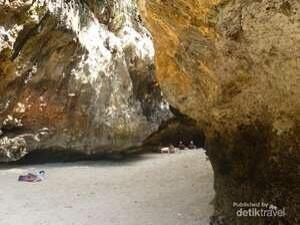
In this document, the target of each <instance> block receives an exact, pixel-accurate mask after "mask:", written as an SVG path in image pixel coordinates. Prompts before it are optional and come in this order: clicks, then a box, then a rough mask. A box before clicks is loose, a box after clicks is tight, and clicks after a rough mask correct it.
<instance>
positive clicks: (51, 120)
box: [0, 0, 172, 162]
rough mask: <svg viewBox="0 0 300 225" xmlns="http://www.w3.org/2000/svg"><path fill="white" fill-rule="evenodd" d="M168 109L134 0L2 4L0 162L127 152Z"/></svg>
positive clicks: (165, 116)
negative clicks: (37, 154)
mask: <svg viewBox="0 0 300 225" xmlns="http://www.w3.org/2000/svg"><path fill="white" fill-rule="evenodd" d="M171 116H172V114H171V113H170V111H169V107H168V104H167V103H166V102H165V101H164V100H163V96H162V93H161V91H160V89H159V87H158V85H157V82H156V80H155V77H154V48H153V42H152V38H151V36H150V33H149V32H148V31H147V29H146V28H145V27H144V25H143V24H142V22H141V20H140V17H139V13H138V11H137V7H136V3H135V1H125V2H124V1H110V2H109V3H108V2H106V1H92V0H91V1H89V0H88V1H79V0H78V1H77V0H71V1H60V0H53V1H42V0H39V1H35V0H33V1H31V0H28V1H27V0H24V1H23V0H12V1H6V0H1V1H0V131H1V132H0V161H2V162H6V161H15V160H19V159H20V158H22V157H23V156H25V155H26V154H28V153H29V152H33V151H35V150H45V151H46V150H47V149H48V150H50V149H52V150H53V149H54V150H64V151H66V154H68V152H70V153H71V152H80V153H84V154H86V155H93V154H102V153H105V152H111V151H113V152H119V151H126V149H128V148H133V147H135V146H139V145H141V144H142V143H143V141H144V140H145V139H146V138H147V137H148V136H149V135H150V134H151V133H153V132H155V131H157V130H158V128H159V126H160V124H161V123H162V122H163V121H165V120H167V119H169V118H170V117H171Z"/></svg>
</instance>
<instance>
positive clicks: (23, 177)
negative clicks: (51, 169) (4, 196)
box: [18, 170, 45, 182]
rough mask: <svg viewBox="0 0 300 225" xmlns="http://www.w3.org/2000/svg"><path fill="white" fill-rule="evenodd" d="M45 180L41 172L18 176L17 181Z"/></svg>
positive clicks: (43, 173) (43, 172)
mask: <svg viewBox="0 0 300 225" xmlns="http://www.w3.org/2000/svg"><path fill="white" fill-rule="evenodd" d="M44 178H45V171H43V170H41V171H39V172H38V173H37V174H33V173H28V174H27V175H20V176H19V178H18V181H21V182H40V181H42V180H44Z"/></svg>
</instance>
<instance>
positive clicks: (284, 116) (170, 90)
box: [139, 0, 300, 225]
mask: <svg viewBox="0 0 300 225" xmlns="http://www.w3.org/2000/svg"><path fill="white" fill-rule="evenodd" d="M139 7H140V9H141V10H142V12H143V13H142V14H143V17H144V18H145V21H146V23H147V26H148V28H149V29H150V31H151V32H152V34H153V36H154V42H155V47H156V51H157V52H156V53H157V54H156V65H157V79H158V82H159V84H160V86H161V88H162V90H163V92H164V94H165V95H166V97H167V99H168V100H169V102H170V103H171V104H172V106H174V107H175V108H177V109H179V110H180V111H181V112H182V113H184V114H186V115H188V116H190V117H192V118H194V119H196V120H197V121H198V123H199V126H200V127H202V128H203V129H204V130H205V135H206V140H207V143H206V145H207V149H208V155H209V157H210V160H211V162H212V164H213V167H214V172H215V189H216V193H217V196H216V215H225V216H226V217H225V218H224V220H225V222H226V221H227V223H228V224H243V225H245V224H295V225H296V224H299V223H300V219H299V210H300V209H299V205H300V204H299V199H300V196H299V195H300V192H299V183H300V180H299V175H300V174H299V173H300V168H299V163H300V154H299V151H300V143H299V142H300V141H299V135H300V122H299V121H300V63H299V60H300V22H299V21H300V2H299V1H297V0H276V1H274V0H260V1H251V0H197V1H194V0H173V1H163V0H147V1H146V0H140V1H139ZM233 202H270V203H273V204H274V205H276V206H278V207H281V208H286V210H287V216H286V217H284V218H273V219H270V218H269V219H268V218H267V219H266V218H259V217H256V218H238V217H236V216H235V213H236V211H235V209H234V208H233V207H232V204H233ZM297 212H298V213H297Z"/></svg>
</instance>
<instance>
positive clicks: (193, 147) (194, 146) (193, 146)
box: [188, 141, 197, 149]
mask: <svg viewBox="0 0 300 225" xmlns="http://www.w3.org/2000/svg"><path fill="white" fill-rule="evenodd" d="M188 148H189V149H196V148H197V146H196V145H195V144H194V141H190V144H189V146H188Z"/></svg>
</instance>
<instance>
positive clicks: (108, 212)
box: [0, 150, 214, 225]
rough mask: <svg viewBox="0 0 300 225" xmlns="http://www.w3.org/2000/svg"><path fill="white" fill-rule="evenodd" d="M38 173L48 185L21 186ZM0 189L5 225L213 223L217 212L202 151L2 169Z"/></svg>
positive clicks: (0, 209)
mask: <svg viewBox="0 0 300 225" xmlns="http://www.w3.org/2000/svg"><path fill="white" fill-rule="evenodd" d="M36 169H37V170H38V169H43V170H45V171H46V180H45V181H43V182H41V183H19V182H17V177H18V175H19V174H21V173H26V172H30V171H33V170H36ZM0 185H1V186H0V225H208V224H209V216H210V215H211V214H212V211H213V207H212V205H211V204H210V202H211V201H212V199H213V195H214V192H213V173H212V169H211V165H210V163H209V161H207V160H206V156H205V153H204V152H203V151H202V150H197V151H196V150H194V151H185V152H180V153H176V154H172V155H167V154H164V155H161V154H144V155H140V156H136V157H134V158H130V159H126V160H123V161H97V162H93V161H92V162H77V163H54V164H43V165H33V166H18V167H14V168H11V167H10V168H1V169H0Z"/></svg>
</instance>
